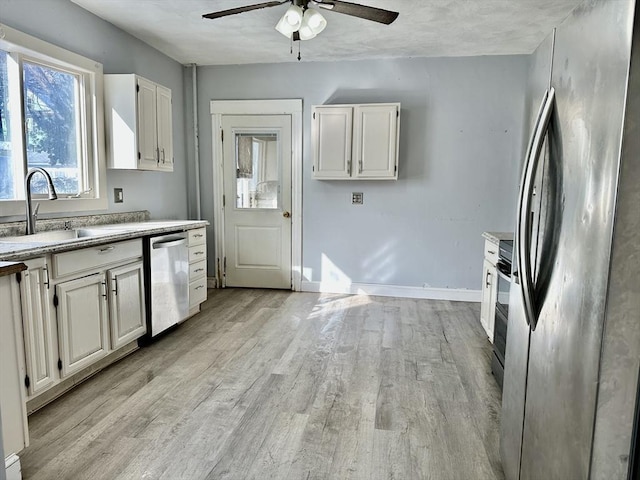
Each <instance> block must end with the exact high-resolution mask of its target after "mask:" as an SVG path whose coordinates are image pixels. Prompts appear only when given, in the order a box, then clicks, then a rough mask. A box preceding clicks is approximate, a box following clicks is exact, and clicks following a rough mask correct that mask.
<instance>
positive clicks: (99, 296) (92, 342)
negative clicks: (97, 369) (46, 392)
mask: <svg viewBox="0 0 640 480" xmlns="http://www.w3.org/2000/svg"><path fill="white" fill-rule="evenodd" d="M106 290H107V285H106V281H105V275H104V274H95V275H89V276H87V277H83V278H79V279H77V280H71V281H69V282H64V283H60V284H58V285H56V298H57V313H58V342H59V350H60V352H59V353H60V360H61V364H60V365H61V367H62V368H61V371H60V374H61V376H62V377H66V376H68V375H71V374H73V373H76V372H79V371H80V370H82V369H83V368H85V367H88V366H89V365H91V364H92V363H94V362H96V361H97V360H100V359H101V358H103V357H105V356H106V355H107V354H108V353H109V323H108V321H109V320H108V313H107V291H106Z"/></svg>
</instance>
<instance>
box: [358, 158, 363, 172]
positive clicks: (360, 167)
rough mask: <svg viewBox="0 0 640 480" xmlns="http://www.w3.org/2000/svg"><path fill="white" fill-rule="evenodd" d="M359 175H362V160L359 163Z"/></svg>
mask: <svg viewBox="0 0 640 480" xmlns="http://www.w3.org/2000/svg"><path fill="white" fill-rule="evenodd" d="M358 173H362V159H360V161H359V162H358Z"/></svg>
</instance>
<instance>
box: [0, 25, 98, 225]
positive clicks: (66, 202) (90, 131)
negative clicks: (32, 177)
mask: <svg viewBox="0 0 640 480" xmlns="http://www.w3.org/2000/svg"><path fill="white" fill-rule="evenodd" d="M0 49H3V50H5V51H8V52H10V53H18V54H20V55H21V56H24V57H25V59H26V60H28V61H38V62H44V63H45V64H47V65H48V66H51V67H53V68H63V69H65V68H66V69H69V70H70V71H72V72H73V73H77V74H79V75H81V76H82V77H83V79H84V82H86V83H85V92H84V95H85V107H86V113H87V114H88V115H87V116H88V117H89V118H87V119H86V120H85V121H84V128H86V132H85V134H84V136H86V140H87V141H88V144H87V145H86V149H87V152H86V155H87V156H88V164H87V165H86V167H87V169H88V172H84V175H88V176H89V177H90V178H91V180H92V181H91V182H90V184H89V186H90V187H91V188H92V189H93V190H92V192H91V193H90V196H89V197H80V198H72V197H71V196H69V197H67V198H63V196H62V194H61V195H60V197H59V198H58V200H57V201H55V202H47V201H43V202H41V203H40V213H60V212H80V211H88V210H106V209H107V208H108V207H109V201H108V198H109V197H108V192H107V166H106V158H105V139H104V80H103V65H102V64H101V63H99V62H96V61H94V60H91V59H90V58H87V57H83V56H82V55H79V54H77V53H74V52H71V51H69V50H66V49H64V48H62V47H59V46H57V45H53V44H51V43H49V42H45V41H44V40H40V39H39V38H36V37H33V36H31V35H27V34H26V33H23V32H21V31H19V30H15V29H13V28H11V27H8V26H7V25H4V24H0ZM22 118H24V114H22ZM83 140H84V139H83ZM25 155H26V154H25ZM24 173H25V175H26V171H25V172H24ZM38 200H39V199H38V198H34V201H38ZM24 202H25V200H24V199H20V200H3V201H2V202H0V217H7V216H16V215H24Z"/></svg>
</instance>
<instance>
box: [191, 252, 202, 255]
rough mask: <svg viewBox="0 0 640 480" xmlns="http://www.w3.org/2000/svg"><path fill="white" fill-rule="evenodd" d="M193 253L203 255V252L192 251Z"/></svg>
mask: <svg viewBox="0 0 640 480" xmlns="http://www.w3.org/2000/svg"><path fill="white" fill-rule="evenodd" d="M193 254H194V255H204V252H193Z"/></svg>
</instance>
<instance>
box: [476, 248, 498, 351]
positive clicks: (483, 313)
mask: <svg viewBox="0 0 640 480" xmlns="http://www.w3.org/2000/svg"><path fill="white" fill-rule="evenodd" d="M482 278H483V279H484V283H483V285H482V303H481V304H480V323H481V324H482V326H483V328H484V331H485V332H486V333H487V337H489V340H490V341H491V342H493V330H494V326H495V316H496V300H497V296H498V288H497V285H496V283H497V281H498V269H497V268H496V266H495V265H494V264H492V263H491V262H490V261H489V260H487V259H485V260H484V261H483V263H482Z"/></svg>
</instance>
